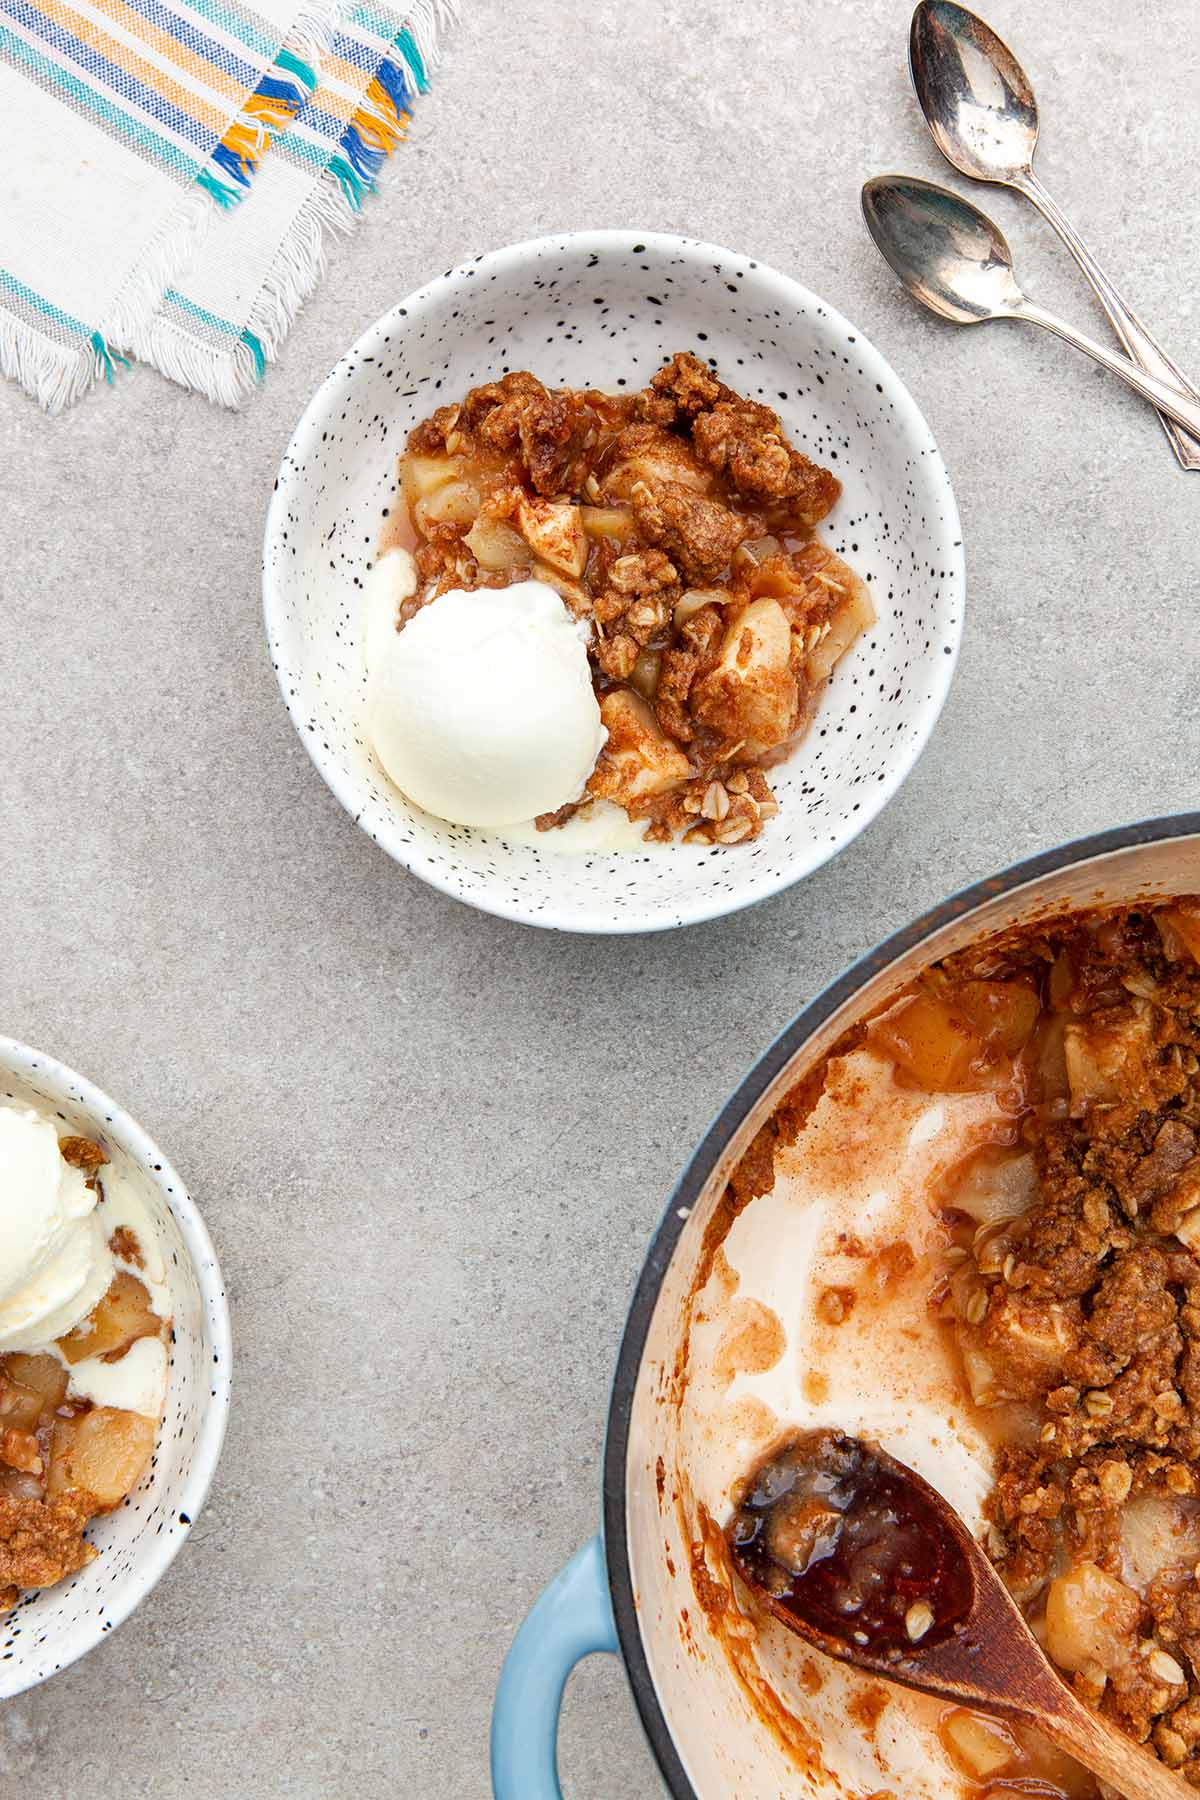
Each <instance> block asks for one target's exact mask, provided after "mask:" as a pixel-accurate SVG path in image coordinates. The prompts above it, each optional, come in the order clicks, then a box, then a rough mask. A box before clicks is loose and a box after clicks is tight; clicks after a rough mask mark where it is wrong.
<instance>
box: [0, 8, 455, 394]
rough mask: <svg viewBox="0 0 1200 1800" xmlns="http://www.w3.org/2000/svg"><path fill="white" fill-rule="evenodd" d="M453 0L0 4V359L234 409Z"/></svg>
mask: <svg viewBox="0 0 1200 1800" xmlns="http://www.w3.org/2000/svg"><path fill="white" fill-rule="evenodd" d="M452 7H453V0H395V4H394V5H393V4H385V5H365V4H358V3H357V0H253V4H252V5H251V4H249V3H248V0H0V169H2V170H3V171H4V172H3V174H0V197H2V204H0V369H2V370H3V372H4V373H5V374H7V375H10V376H12V377H15V379H16V380H17V381H19V382H20V383H21V385H22V386H23V387H25V388H26V389H27V390H28V391H29V392H30V393H31V394H33V395H34V396H35V397H36V398H37V399H38V400H39V401H40V402H41V404H42V405H43V406H44V407H45V408H46V410H47V411H49V412H58V411H60V410H61V409H62V408H63V407H64V406H67V405H69V404H71V402H72V401H74V400H76V399H78V398H79V396H80V395H81V394H83V393H84V392H86V390H87V389H88V388H89V387H90V386H91V385H92V383H93V382H94V381H95V380H96V379H97V377H103V378H105V379H107V380H109V381H111V380H112V379H113V372H114V364H116V363H119V362H121V361H124V360H127V357H128V355H134V356H138V357H141V358H143V359H144V360H145V361H147V362H149V363H151V364H153V365H154V367H155V368H158V369H160V370H162V372H163V373H164V374H166V375H169V376H171V377H172V378H173V379H174V380H176V381H180V382H182V383H184V385H186V386H188V387H192V388H196V389H197V390H198V391H200V392H201V393H204V394H206V395H207V396H208V397H209V398H210V399H213V400H218V401H221V402H223V403H225V404H227V405H235V404H236V403H237V401H238V400H240V399H241V398H243V397H244V395H245V394H247V393H248V392H250V391H251V390H252V388H253V386H254V384H255V382H256V380H257V379H258V378H259V377H260V376H261V374H262V372H263V369H264V367H265V364H266V363H267V362H268V361H270V360H271V359H272V357H273V356H274V355H275V353H276V350H277V348H278V345H279V343H280V342H281V340H282V338H283V336H284V335H285V333H286V331H287V328H288V325H289V324H290V322H291V319H292V318H293V317H294V315H295V312H296V309H297V307H298V306H299V305H300V303H301V301H302V300H303V299H304V297H305V296H306V294H308V293H309V292H310V291H311V290H312V288H313V286H314V284H315V283H316V281H317V280H318V278H319V276H320V272H321V268H322V257H323V251H324V246H325V242H326V236H327V233H328V232H329V231H330V230H331V229H333V230H337V229H344V228H346V227H347V226H349V225H350V224H352V223H353V221H354V219H355V217H356V214H357V212H358V209H359V207H360V206H361V203H362V200H363V198H364V196H365V195H366V194H367V193H369V192H370V190H371V189H372V188H373V187H374V185H375V183H376V180H377V178H378V175H379V172H380V169H381V167H382V166H383V164H384V162H385V160H386V158H387V157H388V156H389V155H390V153H391V151H392V150H393V149H394V148H395V146H396V144H397V143H398V142H399V141H400V139H401V138H402V136H403V134H404V129H405V126H406V124H407V121H408V116H409V111H410V107H411V104H412V100H413V97H414V96H415V95H416V94H417V93H419V92H420V91H422V90H423V88H424V87H425V85H426V78H427V72H428V69H429V67H430V65H431V63H432V61H433V59H434V56H435V54H436V49H437V40H438V35H439V31H440V28H441V27H442V26H443V25H444V24H445V23H447V22H448V19H449V17H450V16H451V12H452Z"/></svg>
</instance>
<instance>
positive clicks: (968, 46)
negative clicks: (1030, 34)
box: [908, 0, 1038, 184]
mask: <svg viewBox="0 0 1200 1800" xmlns="http://www.w3.org/2000/svg"><path fill="white" fill-rule="evenodd" d="M908 66H909V70H910V72H911V74H912V83H913V87H914V88H915V89H916V94H917V100H918V102H919V104H920V107H921V111H922V112H923V113H924V114H925V122H926V124H927V125H928V126H929V130H930V133H931V134H932V137H933V141H934V143H935V144H936V145H937V147H938V149H939V150H940V151H941V153H942V155H943V156H944V157H945V158H946V160H947V162H949V163H953V165H954V167H955V168H956V169H959V170H961V171H962V173H963V174H964V175H969V176H971V178H972V179H973V180H975V181H998V182H1004V183H1008V184H1014V183H1016V182H1017V181H1019V180H1020V179H1022V178H1023V177H1025V176H1027V175H1028V174H1029V171H1030V169H1031V168H1032V165H1033V153H1034V150H1035V149H1036V147H1037V140H1038V110H1037V101H1036V100H1035V99H1034V95H1033V88H1032V87H1031V85H1030V82H1029V77H1028V76H1027V75H1026V73H1025V71H1024V69H1023V68H1022V67H1021V65H1020V63H1019V62H1018V61H1017V59H1016V57H1015V56H1014V55H1013V53H1012V51H1011V50H1010V49H1009V47H1008V45H1007V44H1006V43H1005V42H1004V41H1003V39H1002V38H999V37H997V35H996V33H995V32H994V31H993V30H992V28H991V26H990V25H987V24H985V23H984V21H983V20H982V19H979V18H976V16H975V14H974V13H972V12H968V11H967V9H966V7H965V6H958V5H956V4H955V0H921V4H920V5H919V6H918V7H917V10H916V11H915V12H914V14H913V17H912V24H911V26H910V28H909V34H908Z"/></svg>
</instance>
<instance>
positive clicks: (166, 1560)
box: [0, 1037, 230, 1792]
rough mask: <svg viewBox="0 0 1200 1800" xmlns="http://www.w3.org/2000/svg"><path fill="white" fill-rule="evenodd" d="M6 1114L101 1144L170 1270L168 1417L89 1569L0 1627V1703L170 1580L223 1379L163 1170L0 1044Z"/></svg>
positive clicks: (72, 1657) (224, 1316)
mask: <svg viewBox="0 0 1200 1800" xmlns="http://www.w3.org/2000/svg"><path fill="white" fill-rule="evenodd" d="M14 1105H15V1106H31V1107H34V1108H35V1109H36V1110H37V1111H38V1112H42V1113H45V1114H46V1116H47V1117H49V1118H51V1119H53V1120H54V1122H55V1124H56V1126H57V1127H58V1128H59V1132H60V1135H67V1134H69V1133H73V1132H75V1133H79V1134H80V1135H81V1136H84V1137H89V1138H92V1139H94V1140H95V1142H97V1143H99V1144H101V1145H102V1146H103V1148H104V1149H105V1150H106V1151H107V1153H108V1157H109V1162H110V1164H111V1165H112V1167H113V1168H114V1169H115V1170H116V1171H117V1172H118V1173H119V1174H120V1176H121V1178H122V1179H123V1180H124V1181H126V1182H128V1183H129V1184H130V1185H131V1187H132V1188H133V1190H134V1192H135V1193H136V1194H137V1195H138V1196H139V1197H140V1198H141V1200H142V1202H143V1204H144V1206H145V1207H146V1209H147V1211H148V1213H149V1216H150V1220H151V1222H152V1224H153V1226H154V1229H155V1232H156V1235H157V1239H158V1245H159V1248H160V1250H161V1251H162V1254H163V1260H164V1262H165V1264H166V1268H167V1284H168V1287H169V1289H170V1296H171V1315H172V1321H173V1332H172V1341H171V1360H170V1375H169V1379H168V1383H167V1406H166V1412H165V1415H164V1417H163V1422H162V1425H161V1427H160V1429H159V1433H158V1440H157V1443H156V1444H155V1449H154V1455H153V1458H152V1459H151V1463H150V1467H149V1469H148V1470H147V1472H146V1474H145V1476H144V1477H143V1479H142V1481H141V1482H140V1483H139V1484H138V1486H137V1487H136V1488H135V1489H134V1491H133V1493H132V1494H130V1496H129V1498H128V1499H127V1500H126V1501H125V1502H124V1504H123V1505H121V1506H119V1507H118V1508H117V1509H116V1511H115V1512H112V1513H108V1514H107V1515H106V1516H105V1517H103V1518H100V1519H97V1520H96V1522H95V1523H94V1524H93V1525H91V1526H89V1527H88V1533H87V1535H88V1537H89V1538H90V1539H91V1541H92V1543H93V1544H94V1545H95V1546H96V1548H97V1550H98V1551H99V1553H100V1554H99V1555H98V1556H97V1558H96V1560H95V1561H94V1562H91V1563H89V1564H88V1566H87V1568H86V1569H81V1570H80V1571H79V1573H78V1574H77V1575H72V1576H71V1577H70V1578H69V1579H68V1580H66V1581H60V1582H59V1583H58V1585H57V1586H56V1587H50V1588H43V1589H42V1590H41V1591H40V1592H37V1593H31V1594H26V1595H24V1596H22V1598H21V1599H20V1600H19V1601H18V1603H17V1606H16V1609H15V1610H14V1611H13V1612H12V1613H10V1614H9V1615H8V1617H7V1618H0V1701H3V1700H8V1699H11V1698H12V1696H13V1695H14V1694H20V1693H22V1692H23V1691H24V1690H25V1689H26V1688H30V1687H33V1686H34V1685H35V1683H37V1682H39V1681H45V1680H46V1678H47V1677H48V1676H50V1675H55V1674H57V1673H58V1671H59V1670H60V1669H65V1668H66V1666H67V1664H68V1663H72V1662H75V1661H76V1660H77V1658H79V1657H81V1656H83V1655H84V1654H85V1652H86V1651H88V1650H91V1649H93V1648H94V1647H95V1645H97V1644H98V1643H100V1642H101V1640H102V1639H103V1638H105V1637H107V1636H108V1634H109V1633H110V1632H111V1631H113V1630H115V1628H116V1627H117V1626H118V1625H120V1624H121V1622H122V1620H123V1619H126V1618H128V1616H129V1614H130V1613H131V1612H132V1611H133V1609H134V1607H135V1606H136V1605H137V1604H138V1602H139V1600H142V1599H143V1598H144V1597H145V1596H146V1594H148V1593H149V1591H150V1589H151V1588H152V1587H153V1586H154V1584H155V1582H156V1581H157V1580H158V1579H159V1577H160V1576H161V1575H162V1574H163V1573H164V1571H165V1570H166V1569H167V1567H168V1565H169V1564H170V1563H171V1561H172V1560H173V1558H174V1556H175V1554H176V1552H177V1551H178V1550H179V1549H180V1547H181V1546H182V1544H183V1543H184V1542H185V1540H186V1538H187V1535H188V1532H189V1529H190V1528H191V1526H192V1524H193V1523H194V1521H195V1519H196V1517H197V1515H198V1514H199V1511H200V1508H201V1507H202V1506H203V1504H204V1500H205V1496H206V1495H207V1493H208V1489H209V1484H210V1482H211V1481H212V1477H213V1471H214V1470H215V1468H216V1466H217V1459H218V1457H219V1456H220V1454H221V1445H222V1442H223V1441H224V1437H225V1419H226V1414H227V1412H228V1407H229V1378H230V1340H229V1309H228V1307H227V1305H226V1303H225V1289H224V1287H223V1286H222V1283H221V1271H220V1269H219V1267H218V1265H217V1258H216V1254H215V1252H214V1250H213V1247H212V1243H211V1241H210V1239H209V1235H208V1232H207V1231H206V1230H205V1228H204V1221H203V1220H202V1219H201V1217H200V1214H199V1213H198V1212H197V1210H196V1207H195V1205H194V1203H193V1202H192V1200H191V1199H189V1197H188V1193H187V1190H186V1189H185V1188H184V1186H183V1184H182V1182H181V1181H180V1179H179V1177H178V1175H176V1173H175V1171H174V1169H172V1167H171V1165H170V1163H169V1162H167V1161H166V1159H165V1158H164V1157H163V1155H162V1153H161V1152H160V1151H159V1150H158V1149H157V1148H156V1146H155V1145H154V1144H153V1143H152V1142H151V1141H150V1139H149V1138H148V1137H147V1136H146V1134H145V1132H144V1131H143V1130H142V1129H141V1127H140V1126H138V1125H135V1124H134V1122H133V1120H132V1119H131V1118H130V1117H129V1115H128V1114H127V1113H125V1112H123V1111H122V1109H121V1108H120V1107H119V1106H117V1105H116V1103H115V1102H114V1101H112V1100H110V1099H109V1098H108V1095H107V1094H103V1093H101V1092H100V1089H99V1088H96V1087H93V1086H92V1083H91V1082H90V1081H85V1080H84V1079H83V1077H82V1076H81V1075H76V1074H74V1073H73V1072H72V1071H71V1070H70V1069H68V1068H66V1067H64V1065H63V1064H62V1063H60V1062H56V1061H55V1060H54V1058H53V1057H51V1056H44V1055H43V1054H42V1053H41V1051H39V1050H31V1049H30V1048H29V1047H28V1045H26V1044H19V1043H17V1042H16V1041H15V1040H14V1039H13V1038H5V1037H0V1106H14ZM68 1785H70V1784H69V1783H68ZM65 1791H66V1789H64V1792H65Z"/></svg>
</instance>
